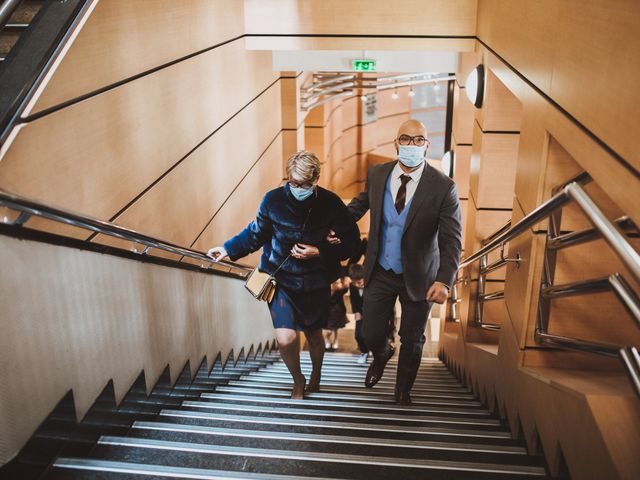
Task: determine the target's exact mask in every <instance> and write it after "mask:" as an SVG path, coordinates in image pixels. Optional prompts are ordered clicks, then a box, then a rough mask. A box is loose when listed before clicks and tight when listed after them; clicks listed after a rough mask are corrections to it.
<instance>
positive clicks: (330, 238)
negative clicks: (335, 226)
mask: <svg viewBox="0 0 640 480" xmlns="http://www.w3.org/2000/svg"><path fill="white" fill-rule="evenodd" d="M327 242H329V243H330V244H331V245H340V244H341V243H342V240H340V239H339V238H338V236H337V235H336V232H335V231H334V230H329V233H328V234H327Z"/></svg>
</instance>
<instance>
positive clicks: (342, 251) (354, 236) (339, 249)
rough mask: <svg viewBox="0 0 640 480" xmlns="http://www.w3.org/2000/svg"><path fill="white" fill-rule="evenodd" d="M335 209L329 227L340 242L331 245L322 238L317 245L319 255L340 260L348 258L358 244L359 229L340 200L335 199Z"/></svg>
mask: <svg viewBox="0 0 640 480" xmlns="http://www.w3.org/2000/svg"><path fill="white" fill-rule="evenodd" d="M336 209H337V215H336V217H335V219H334V221H333V224H332V225H331V228H332V229H333V230H334V231H335V232H336V235H337V236H338V237H339V238H340V240H342V242H341V243H340V244H338V245H331V244H330V243H329V242H327V241H326V240H323V241H322V242H320V243H319V244H318V245H317V247H318V250H319V251H320V256H321V257H323V258H326V259H328V260H337V261H341V260H346V259H348V258H350V257H351V256H352V255H353V254H354V252H355V251H356V250H357V249H358V247H359V246H360V229H359V228H358V225H356V221H355V220H354V218H353V216H352V215H351V213H350V212H349V210H348V209H347V207H346V206H345V205H344V203H342V202H341V201H340V200H337V205H336Z"/></svg>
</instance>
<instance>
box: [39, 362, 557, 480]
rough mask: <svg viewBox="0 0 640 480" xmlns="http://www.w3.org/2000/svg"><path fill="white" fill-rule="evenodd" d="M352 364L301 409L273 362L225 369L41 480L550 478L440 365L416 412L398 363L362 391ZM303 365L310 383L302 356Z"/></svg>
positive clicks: (161, 400)
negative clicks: (399, 380)
mask: <svg viewBox="0 0 640 480" xmlns="http://www.w3.org/2000/svg"><path fill="white" fill-rule="evenodd" d="M356 358H357V357H356V356H354V355H348V354H338V353H333V354H327V355H326V356H325V361H324V368H323V377H322V378H323V381H322V391H321V392H320V393H313V394H310V395H308V397H307V398H306V399H305V400H304V401H296V400H291V399H290V398H289V395H290V388H291V385H290V384H291V381H290V377H289V374H288V372H287V370H286V367H285V366H284V364H283V363H282V361H281V360H280V359H279V357H278V356H277V355H276V354H267V355H265V356H262V357H257V359H256V360H250V361H247V362H245V363H242V364H239V365H237V366H235V367H228V368H224V369H223V368H222V366H221V365H220V364H219V363H218V364H216V366H215V367H214V369H213V370H212V372H211V373H210V374H208V375H207V374H206V370H205V375H204V376H203V375H202V374H201V373H200V374H199V375H198V376H196V379H195V380H194V383H193V384H191V385H190V386H189V387H188V388H184V389H183V391H182V392H179V391H178V392H176V391H175V387H174V389H173V390H172V391H171V392H165V393H164V394H163V393H162V392H155V395H152V396H151V397H149V398H147V397H146V395H142V396H139V398H138V399H137V400H136V399H134V398H131V395H129V396H128V399H127V401H126V402H125V403H126V405H121V406H120V407H119V408H120V409H121V410H122V409H125V410H127V412H129V413H131V412H138V418H143V419H142V420H136V421H134V422H133V424H132V425H131V427H130V428H129V429H128V431H126V432H125V433H122V434H120V435H113V434H110V435H102V436H101V437H100V438H99V440H98V442H97V443H96V444H95V445H93V446H92V447H91V448H90V449H87V452H88V455H86V456H83V457H79V456H78V457H71V456H62V457H59V458H58V459H57V460H56V461H55V462H54V464H53V467H51V468H50V469H49V470H48V472H47V473H46V475H45V477H44V478H46V479H143V478H150V477H153V478H197V479H226V478H247V479H253V478H261V479H304V478H316V479H318V478H334V479H347V478H349V479H355V478H357V479H360V478H362V479H364V478H366V479H373V478H402V479H403V480H409V479H418V478H421V479H422V478H429V479H489V478H492V479H493V478H496V479H506V478H519V479H525V478H545V477H546V470H545V467H544V464H543V461H542V459H541V458H540V457H532V456H529V455H527V452H526V450H525V448H524V446H523V444H522V442H520V441H517V440H514V439H512V438H511V434H510V433H509V431H508V430H507V429H506V427H505V426H504V425H503V424H502V423H501V422H500V420H499V419H497V418H496V417H495V416H494V415H492V414H491V412H489V411H488V410H487V409H486V408H484V407H483V406H482V405H481V404H480V403H479V402H478V401H477V400H475V399H474V397H473V395H471V394H470V393H469V392H468V390H467V389H466V388H465V387H464V386H463V385H461V384H460V383H459V382H458V381H457V380H456V379H455V378H454V377H453V376H452V375H451V374H450V373H449V371H448V370H447V369H446V368H445V366H444V365H443V364H442V363H441V362H440V361H438V360H436V359H425V360H423V363H422V367H421V369H420V373H419V375H418V378H417V381H416V384H415V387H414V390H413V395H412V397H413V405H412V406H409V407H398V406H396V405H395V404H393V403H392V399H393V387H394V379H395V372H394V370H395V368H396V363H395V359H392V361H391V362H390V364H389V366H388V367H387V371H386V372H385V376H384V377H383V379H382V380H381V381H380V383H379V384H378V385H377V386H376V387H374V388H373V389H365V388H364V387H363V381H364V375H365V372H366V368H364V367H361V366H360V367H359V366H357V365H356ZM302 363H303V371H304V372H305V375H307V377H308V375H309V373H310V367H311V363H310V359H309V357H308V354H306V352H303V354H302ZM145 409H146V412H145ZM141 413H142V417H141V416H140V414H141ZM63 451H64V450H63ZM66 451H73V449H67V450H66Z"/></svg>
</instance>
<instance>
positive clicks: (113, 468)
mask: <svg viewBox="0 0 640 480" xmlns="http://www.w3.org/2000/svg"><path fill="white" fill-rule="evenodd" d="M53 466H54V467H56V468H61V469H68V470H85V471H93V472H107V473H122V474H132V475H147V476H154V477H165V478H188V479H194V480H226V479H228V478H237V479H248V480H253V479H256V480H339V479H336V478H335V477H333V478H322V477H301V476H300V475H296V476H291V475H278V474H269V473H267V474H265V473H253V472H236V471H233V470H210V469H204V468H189V467H173V466H166V465H152V464H138V463H132V462H119V461H113V460H94V459H87V458H60V459H58V460H56V461H55V462H54V464H53Z"/></svg>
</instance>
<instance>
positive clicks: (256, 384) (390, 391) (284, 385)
mask: <svg viewBox="0 0 640 480" xmlns="http://www.w3.org/2000/svg"><path fill="white" fill-rule="evenodd" d="M227 385H229V386H237V387H249V388H264V389H267V390H270V389H276V390H278V389H280V390H287V391H291V388H292V387H293V382H291V381H288V382H287V381H281V382H271V381H269V382H265V381H257V380H255V379H253V380H252V379H251V378H250V377H249V378H243V379H240V380H230V381H229V383H227ZM394 391H395V389H394V388H391V387H380V386H376V388H370V389H366V390H365V389H364V388H363V384H359V385H358V384H355V386H353V387H351V386H342V385H341V384H337V383H335V382H326V383H325V382H324V381H323V382H321V384H320V392H326V393H329V392H331V393H345V394H347V393H362V394H364V393H366V394H367V395H369V396H374V397H375V396H379V395H390V396H391V397H393V395H394ZM422 392H429V393H422ZM411 398H416V399H417V398H441V399H451V400H475V397H474V396H473V395H472V394H471V393H467V392H461V393H432V392H431V391H430V390H426V389H420V390H417V389H416V390H412V391H411Z"/></svg>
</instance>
